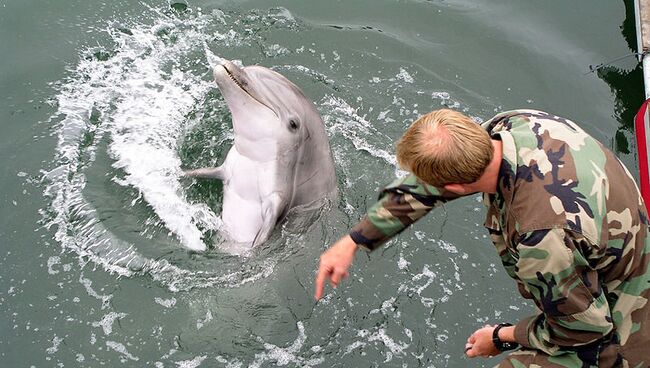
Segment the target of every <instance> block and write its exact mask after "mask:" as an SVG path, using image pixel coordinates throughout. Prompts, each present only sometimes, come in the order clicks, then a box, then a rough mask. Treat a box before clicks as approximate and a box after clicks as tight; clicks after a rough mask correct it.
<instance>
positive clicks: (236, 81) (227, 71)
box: [221, 64, 253, 97]
mask: <svg viewBox="0 0 650 368" xmlns="http://www.w3.org/2000/svg"><path fill="white" fill-rule="evenodd" d="M221 66H222V67H223V69H224V70H225V71H226V74H228V77H229V78H230V79H231V80H232V81H233V82H235V84H236V85H237V86H239V88H241V89H243V90H244V91H245V92H246V93H248V91H246V89H245V88H244V86H243V85H242V84H241V82H239V81H238V80H237V78H235V76H234V75H233V74H232V73H231V72H230V70H228V68H227V67H226V66H225V65H223V64H221ZM248 94H249V95H250V93H248ZM251 97H253V96H251Z"/></svg>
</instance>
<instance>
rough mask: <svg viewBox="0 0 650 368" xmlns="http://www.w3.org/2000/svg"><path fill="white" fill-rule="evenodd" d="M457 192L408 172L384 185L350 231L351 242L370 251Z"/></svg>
mask: <svg viewBox="0 0 650 368" xmlns="http://www.w3.org/2000/svg"><path fill="white" fill-rule="evenodd" d="M458 197H459V195H457V194H454V193H452V192H449V191H446V190H444V189H439V188H436V187H434V186H431V185H429V184H426V183H424V182H422V181H420V180H419V179H418V178H417V177H416V176H415V175H408V176H406V177H404V178H400V179H397V180H395V181H394V182H392V183H391V184H390V185H388V186H387V187H385V188H384V189H383V190H382V191H381V193H380V195H379V200H378V201H377V203H375V204H374V205H373V206H372V207H370V209H369V210H368V212H367V214H366V216H364V217H363V218H362V219H361V221H360V222H359V223H358V224H357V225H355V226H354V227H353V228H352V230H350V236H351V237H352V239H353V240H354V242H355V243H357V244H359V245H360V246H362V247H364V248H366V249H368V250H374V249H376V248H378V247H379V246H380V245H381V244H383V243H384V242H386V241H388V240H389V239H391V238H392V237H393V236H395V235H397V234H398V233H400V232H401V231H402V230H404V229H405V228H407V227H408V226H409V225H411V224H412V223H414V222H415V221H417V220H418V219H420V218H421V217H422V216H424V215H426V214H427V213H428V212H429V211H430V210H431V209H432V208H434V207H436V206H439V205H441V204H442V203H445V202H447V201H449V200H452V199H455V198H458Z"/></svg>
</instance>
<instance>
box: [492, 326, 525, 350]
mask: <svg viewBox="0 0 650 368" xmlns="http://www.w3.org/2000/svg"><path fill="white" fill-rule="evenodd" d="M509 326H512V324H510V323H499V324H498V325H497V327H495V328H494V331H493V332H492V342H493V343H494V346H496V348H497V350H499V351H501V352H503V351H506V350H513V349H516V348H518V347H519V344H517V343H516V342H505V341H501V339H500V338H499V330H500V329H501V328H502V327H509Z"/></svg>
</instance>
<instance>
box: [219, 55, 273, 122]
mask: <svg viewBox="0 0 650 368" xmlns="http://www.w3.org/2000/svg"><path fill="white" fill-rule="evenodd" d="M221 67H223V69H224V70H225V71H226V74H228V77H229V78H230V80H232V81H233V82H234V83H235V84H236V85H237V87H239V88H240V89H241V90H242V91H244V92H245V93H246V94H247V95H248V96H250V98H252V99H253V100H255V101H257V103H259V104H261V105H262V106H265V107H266V108H268V109H269V110H271V111H272V112H273V113H274V114H275V115H276V116H277V115H278V113H277V112H276V111H275V110H274V109H272V108H271V107H269V105H268V104H267V103H265V102H264V101H262V100H260V99H259V98H258V97H257V96H255V95H253V94H252V93H251V92H250V88H246V86H247V83H242V82H241V81H239V80H238V79H237V77H235V74H234V73H232V72H231V71H230V70H228V67H227V66H226V65H225V64H221Z"/></svg>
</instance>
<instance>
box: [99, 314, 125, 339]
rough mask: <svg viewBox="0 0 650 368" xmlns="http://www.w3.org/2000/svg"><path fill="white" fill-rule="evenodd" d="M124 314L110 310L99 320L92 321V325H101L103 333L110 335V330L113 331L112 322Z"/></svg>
mask: <svg viewBox="0 0 650 368" xmlns="http://www.w3.org/2000/svg"><path fill="white" fill-rule="evenodd" d="M126 316H127V314H126V313H117V312H110V313H107V314H105V315H104V317H102V319H101V321H97V322H93V323H92V326H93V327H101V328H102V330H103V331H104V335H110V334H111V332H113V322H115V320H118V319H121V318H124V317H126Z"/></svg>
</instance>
